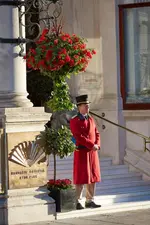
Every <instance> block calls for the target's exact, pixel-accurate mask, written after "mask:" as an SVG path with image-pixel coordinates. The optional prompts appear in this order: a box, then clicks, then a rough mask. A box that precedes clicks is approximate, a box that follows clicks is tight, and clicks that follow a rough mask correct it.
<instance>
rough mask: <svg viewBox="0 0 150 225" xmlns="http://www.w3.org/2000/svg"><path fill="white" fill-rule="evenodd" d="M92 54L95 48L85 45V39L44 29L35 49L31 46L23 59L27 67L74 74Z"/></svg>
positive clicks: (86, 62)
mask: <svg viewBox="0 0 150 225" xmlns="http://www.w3.org/2000/svg"><path fill="white" fill-rule="evenodd" d="M94 54H96V52H95V50H92V49H89V48H87V47H86V44H85V39H83V38H81V37H78V36H76V35H75V34H73V35H69V34H68V33H62V32H59V34H58V33H57V32H56V30H55V29H54V30H53V31H49V30H48V29H44V30H43V33H42V35H41V36H40V38H39V40H38V41H37V42H36V47H35V49H33V48H31V49H30V50H29V52H28V53H27V55H26V56H25V57H24V59H26V61H27V66H28V68H31V69H34V70H40V71H41V72H49V71H50V72H55V71H59V72H60V73H61V74H71V73H74V74H76V73H79V72H82V71H85V69H86V67H87V65H88V63H89V61H90V59H91V58H92V55H94Z"/></svg>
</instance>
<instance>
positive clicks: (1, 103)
mask: <svg viewBox="0 0 150 225" xmlns="http://www.w3.org/2000/svg"><path fill="white" fill-rule="evenodd" d="M27 95H28V93H13V92H1V91H0V108H13V107H32V106H33V104H32V102H30V100H29V99H28V98H27Z"/></svg>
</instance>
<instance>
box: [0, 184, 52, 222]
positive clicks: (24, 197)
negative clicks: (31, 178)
mask: <svg viewBox="0 0 150 225" xmlns="http://www.w3.org/2000/svg"><path fill="white" fill-rule="evenodd" d="M8 195H9V198H7V197H6V196H4V197H0V225H17V224H24V223H33V222H40V221H41V222H45V221H52V220H55V219H56V218H55V217H56V215H55V211H56V210H55V203H54V200H53V199H52V198H51V197H49V196H48V193H47V190H46V188H34V189H33V188H29V189H20V190H11V191H9V193H8Z"/></svg>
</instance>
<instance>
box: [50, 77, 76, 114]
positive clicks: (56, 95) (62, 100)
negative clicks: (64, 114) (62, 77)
mask: <svg viewBox="0 0 150 225" xmlns="http://www.w3.org/2000/svg"><path fill="white" fill-rule="evenodd" d="M46 104H47V106H48V107H49V108H50V109H52V111H53V112H57V111H62V110H64V109H65V110H72V109H73V108H74V104H72V102H71V101H70V95H69V87H68V84H67V82H66V81H61V82H60V83H57V82H55V83H54V88H53V91H52V93H51V99H50V100H49V101H48V102H47V103H46Z"/></svg>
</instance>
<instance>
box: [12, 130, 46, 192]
mask: <svg viewBox="0 0 150 225" xmlns="http://www.w3.org/2000/svg"><path fill="white" fill-rule="evenodd" d="M20 135H21V134H20V133H18V137H17V136H16V134H8V139H9V143H10V146H9V147H11V148H9V155H8V159H9V189H17V188H32V187H39V186H43V185H45V184H46V181H47V166H46V163H45V162H44V161H45V155H44V153H43V151H42V150H41V149H39V148H38V145H37V144H36V142H35V141H29V140H27V141H23V142H20V143H19V142H18V143H16V142H17V141H18V138H19V136H20ZM21 136H22V135H21ZM12 137H14V138H13V139H12ZM31 137H32V135H31ZM24 138H26V135H25V136H24ZM32 140H33V139H32ZM12 146H14V147H13V148H12Z"/></svg>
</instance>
